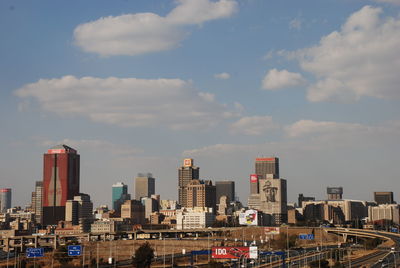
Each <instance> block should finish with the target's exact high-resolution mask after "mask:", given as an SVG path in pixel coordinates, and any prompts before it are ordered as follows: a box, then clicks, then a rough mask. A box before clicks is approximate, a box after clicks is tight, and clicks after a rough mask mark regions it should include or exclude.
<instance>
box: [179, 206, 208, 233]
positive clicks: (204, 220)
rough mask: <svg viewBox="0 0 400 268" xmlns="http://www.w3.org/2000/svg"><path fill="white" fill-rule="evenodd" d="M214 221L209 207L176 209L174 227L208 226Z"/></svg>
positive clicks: (181, 228) (197, 227) (192, 227)
mask: <svg viewBox="0 0 400 268" xmlns="http://www.w3.org/2000/svg"><path fill="white" fill-rule="evenodd" d="M214 221H215V215H214V212H213V211H212V209H211V208H185V209H179V210H177V211H176V229H178V230H183V229H199V228H207V227H210V226H211V225H212V224H213V223H214Z"/></svg>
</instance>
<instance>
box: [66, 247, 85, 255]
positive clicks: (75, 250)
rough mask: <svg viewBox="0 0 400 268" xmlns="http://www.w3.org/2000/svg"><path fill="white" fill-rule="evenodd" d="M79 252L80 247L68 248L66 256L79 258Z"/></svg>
mask: <svg viewBox="0 0 400 268" xmlns="http://www.w3.org/2000/svg"><path fill="white" fill-rule="evenodd" d="M81 251H82V246H81V245H72V246H68V256H81Z"/></svg>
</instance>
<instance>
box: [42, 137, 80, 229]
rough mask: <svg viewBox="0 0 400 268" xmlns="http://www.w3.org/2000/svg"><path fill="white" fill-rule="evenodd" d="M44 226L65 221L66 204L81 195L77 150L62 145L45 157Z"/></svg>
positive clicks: (51, 150) (48, 152)
mask: <svg viewBox="0 0 400 268" xmlns="http://www.w3.org/2000/svg"><path fill="white" fill-rule="evenodd" d="M43 160H44V161H43V162H44V165H43V224H44V225H54V224H57V223H58V222H59V221H61V220H64V219H65V204H66V202H67V200H71V199H73V197H74V196H76V195H78V194H79V162H80V161H79V160H80V156H79V154H78V153H77V151H76V150H75V149H72V148H71V147H68V146H67V145H64V144H61V145H58V146H55V147H53V148H51V149H49V150H48V151H47V153H46V154H44V157H43Z"/></svg>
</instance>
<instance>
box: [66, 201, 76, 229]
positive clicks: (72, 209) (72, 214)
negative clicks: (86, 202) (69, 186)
mask: <svg viewBox="0 0 400 268" xmlns="http://www.w3.org/2000/svg"><path fill="white" fill-rule="evenodd" d="M65 221H66V222H71V223H72V225H78V224H79V203H78V201H75V200H67V202H65Z"/></svg>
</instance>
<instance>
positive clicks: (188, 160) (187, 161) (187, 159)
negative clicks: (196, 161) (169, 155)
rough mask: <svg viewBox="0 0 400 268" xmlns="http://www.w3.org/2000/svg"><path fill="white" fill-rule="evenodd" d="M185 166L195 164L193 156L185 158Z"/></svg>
mask: <svg viewBox="0 0 400 268" xmlns="http://www.w3.org/2000/svg"><path fill="white" fill-rule="evenodd" d="M183 166H184V167H191V166H193V159H192V158H186V159H183Z"/></svg>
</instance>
